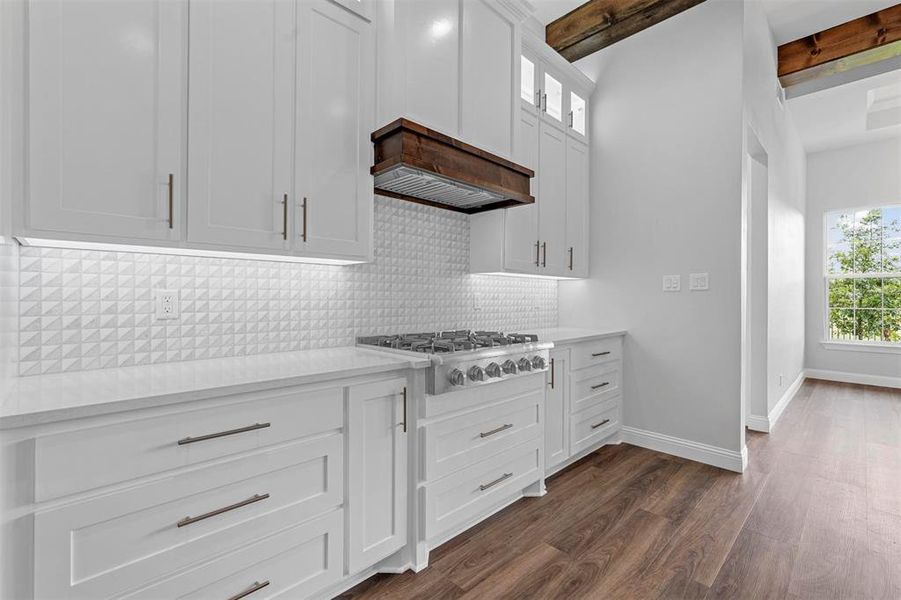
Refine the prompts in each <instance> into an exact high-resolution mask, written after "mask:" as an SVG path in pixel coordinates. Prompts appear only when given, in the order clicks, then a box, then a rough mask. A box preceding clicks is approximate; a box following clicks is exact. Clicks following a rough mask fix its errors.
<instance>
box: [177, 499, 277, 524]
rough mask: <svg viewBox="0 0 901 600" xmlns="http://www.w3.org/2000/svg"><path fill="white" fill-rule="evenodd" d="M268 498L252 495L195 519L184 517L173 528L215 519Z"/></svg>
mask: <svg viewBox="0 0 901 600" xmlns="http://www.w3.org/2000/svg"><path fill="white" fill-rule="evenodd" d="M268 497H269V494H254V495H253V496H251V497H250V498H248V499H247V500H241V501H240V502H235V503H234V504H230V505H228V506H223V507H222V508H217V509H216V510H211V511H210V512H208V513H203V514H202V515H197V516H196V517H185V518H184V519H182V520H181V521H179V522H178V523H176V524H175V526H176V527H184V526H185V525H190V524H192V523H196V522H197V521H203V520H204V519H209V518H210V517H215V516H216V515H221V514H222V513H227V512H228V511H230V510H235V509H236V508H241V507H242V506H247V505H248V504H253V503H254V502H259V501H260V500H265V499H266V498H268Z"/></svg>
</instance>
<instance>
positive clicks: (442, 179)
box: [370, 118, 535, 214]
mask: <svg viewBox="0 0 901 600" xmlns="http://www.w3.org/2000/svg"><path fill="white" fill-rule="evenodd" d="M371 138H372V142H373V144H374V145H375V165H373V167H372V168H371V169H370V172H371V173H372V175H373V176H374V178H375V193H377V194H380V195H383V196H391V197H392V198H400V199H402V200H410V201H411V202H418V203H420V204H427V205H429V206H437V207H439V208H446V209H448V210H455V211H458V212H463V213H467V214H472V213H477V212H484V211H486V210H494V209H497V208H508V207H511V206H520V205H523V204H531V203H533V202H535V198H534V197H532V196H531V195H530V194H529V181H530V180H531V178H532V177H534V175H535V173H534V171H532V170H531V169H527V168H525V167H523V166H521V165H518V164H516V163H514V162H511V161H509V160H506V159H504V158H501V157H499V156H495V155H494V154H491V153H489V152H486V151H484V150H480V149H478V148H476V147H474V146H470V145H469V144H466V143H464V142H461V141H460V140H456V139H454V138H452V137H450V136H447V135H444V134H443V133H439V132H437V131H434V130H432V129H429V128H427V127H424V126H422V125H420V124H418V123H414V122H413V121H410V120H408V119H402V118H401V119H397V120H396V121H394V122H392V123H390V124H388V125H386V126H384V127H382V128H381V129H379V130H377V131H374V132H373V133H372V136H371Z"/></svg>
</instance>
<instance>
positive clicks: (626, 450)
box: [343, 381, 901, 600]
mask: <svg viewBox="0 0 901 600" xmlns="http://www.w3.org/2000/svg"><path fill="white" fill-rule="evenodd" d="M748 450H749V453H750V465H749V468H748V470H747V472H745V473H744V474H743V475H739V474H735V473H730V472H727V471H721V470H719V469H715V468H713V467H708V466H705V465H701V464H698V463H693V462H690V461H686V460H683V459H680V458H675V457H671V456H667V455H664V454H659V453H657V452H652V451H650V450H644V449H642V448H637V447H635V446H629V445H625V444H624V445H621V446H612V447H607V448H603V449H601V450H600V451H598V452H597V453H595V454H593V455H591V456H589V457H587V458H586V459H584V460H582V461H581V462H579V463H577V464H576V465H574V466H573V467H571V468H570V469H567V470H566V471H564V472H563V473H561V474H559V475H557V476H556V477H554V478H553V479H550V480H548V494H547V495H546V496H544V497H543V498H526V499H523V500H520V501H519V502H516V503H515V504H513V505H512V506H511V507H509V508H507V509H506V510H504V511H502V512H501V513H499V514H497V515H495V516H494V517H492V518H490V519H488V520H487V521H485V522H483V523H481V524H479V525H478V526H477V527H474V528H473V529H471V530H470V531H468V532H466V533H464V534H463V535H461V536H459V537H457V538H455V539H453V540H451V541H450V542H448V543H447V544H445V545H443V546H441V547H440V548H437V549H436V550H435V551H434V552H432V554H431V560H430V565H429V567H428V568H427V569H425V570H424V571H422V572H421V573H417V574H413V573H404V574H402V575H379V576H376V577H373V578H371V579H369V580H367V581H365V582H363V583H362V584H360V585H359V586H357V587H356V588H354V589H353V590H351V591H350V592H348V593H347V594H345V595H344V596H343V597H345V598H353V599H358V598H391V599H403V598H429V599H439V598H480V599H485V598H567V599H569V598H617V599H618V598H729V599H733V598H748V599H758V598H793V599H798V598H812V599H817V600H820V599H826V598H853V599H857V598H861V599H862V598H886V599H893V600H897V599H901V391H898V390H888V389H882V388H874V387H861V386H852V385H845V384H835V383H827V382H822V381H808V382H807V383H805V384H804V386H803V387H802V388H801V390H800V392H799V393H798V395H797V396H796V397H795V399H794V401H793V402H792V404H791V405H790V406H789V407H788V409H787V410H786V412H785V414H784V415H783V417H782V419H781V421H780V422H779V425H778V427H777V428H776V430H775V431H774V432H773V433H771V434H769V435H767V434H758V433H753V432H748Z"/></svg>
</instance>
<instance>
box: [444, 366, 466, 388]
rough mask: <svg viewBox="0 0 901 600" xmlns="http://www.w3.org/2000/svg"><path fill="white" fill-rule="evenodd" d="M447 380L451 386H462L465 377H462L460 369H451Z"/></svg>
mask: <svg viewBox="0 0 901 600" xmlns="http://www.w3.org/2000/svg"><path fill="white" fill-rule="evenodd" d="M447 380H448V381H449V382H450V384H451V385H463V383H464V382H465V381H466V377H464V376H463V371H461V370H460V369H453V370H451V372H450V373H448V374H447Z"/></svg>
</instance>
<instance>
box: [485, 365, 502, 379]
mask: <svg viewBox="0 0 901 600" xmlns="http://www.w3.org/2000/svg"><path fill="white" fill-rule="evenodd" d="M485 374H486V375H488V377H500V376H501V367H500V365H498V364H497V363H496V362H493V363H488V366H487V367H485Z"/></svg>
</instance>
